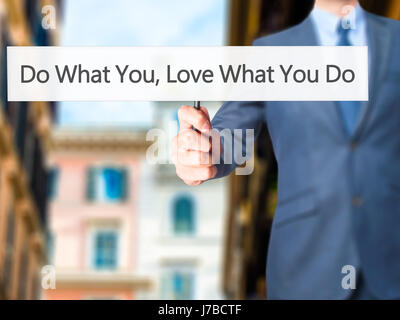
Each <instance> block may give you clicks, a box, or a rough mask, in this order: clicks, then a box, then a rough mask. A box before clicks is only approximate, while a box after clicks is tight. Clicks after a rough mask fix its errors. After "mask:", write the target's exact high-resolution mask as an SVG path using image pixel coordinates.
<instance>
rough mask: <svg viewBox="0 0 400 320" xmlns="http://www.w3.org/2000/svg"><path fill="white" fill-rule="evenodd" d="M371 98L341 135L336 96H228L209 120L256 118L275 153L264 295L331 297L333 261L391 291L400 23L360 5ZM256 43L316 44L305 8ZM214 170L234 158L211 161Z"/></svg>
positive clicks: (246, 123)
mask: <svg viewBox="0 0 400 320" xmlns="http://www.w3.org/2000/svg"><path fill="white" fill-rule="evenodd" d="M366 21H367V32H368V36H369V39H368V43H369V51H370V65H371V69H370V84H369V85H370V87H369V92H370V99H369V102H365V103H363V106H362V108H361V116H360V121H359V123H358V126H357V129H356V132H355V133H354V135H353V136H352V137H349V136H348V135H347V133H346V131H345V129H344V126H343V121H342V118H341V116H340V113H339V110H338V106H337V104H336V103H335V102H272V101H271V102H227V103H225V104H224V105H223V106H222V107H221V109H220V110H219V111H218V113H217V114H216V116H215V117H214V119H213V121H212V123H213V126H214V127H215V128H217V129H221V130H222V129H224V128H230V129H232V130H233V129H237V128H240V129H246V128H253V129H255V132H256V134H258V133H259V131H260V127H261V124H262V122H263V121H265V122H266V123H267V127H268V130H269V133H270V136H271V139H272V143H273V148H274V152H275V155H276V158H277V162H278V172H279V175H278V206H277V209H276V212H275V217H274V222H273V227H272V232H271V238H270V245H269V252H268V263H267V288H268V290H267V292H268V297H269V298H272V299H280V298H283V299H340V298H346V297H347V296H349V295H350V294H351V290H344V289H343V288H342V285H341V283H342V278H343V277H344V276H345V274H342V272H341V271H342V267H343V266H345V265H352V266H354V267H355V268H356V269H357V270H361V271H362V274H363V276H364V279H365V284H366V287H367V289H368V290H369V292H370V293H371V294H372V295H374V296H376V297H377V298H400V59H399V57H400V23H399V22H397V21H394V20H390V19H385V18H382V17H378V16H375V15H372V14H369V13H366ZM255 45H259V46H287V45H293V46H308V45H310V46H311V45H318V43H317V38H316V34H315V31H314V25H313V21H312V19H311V18H310V17H309V18H307V19H306V20H305V21H304V22H302V23H301V24H299V25H297V26H295V27H293V28H291V29H288V30H285V31H283V32H280V33H277V34H274V35H270V36H267V37H264V38H260V39H257V40H256V41H255ZM217 167H218V175H217V177H222V176H225V175H228V174H229V173H230V172H231V171H232V170H233V169H234V168H235V165H229V164H220V165H218V166H217Z"/></svg>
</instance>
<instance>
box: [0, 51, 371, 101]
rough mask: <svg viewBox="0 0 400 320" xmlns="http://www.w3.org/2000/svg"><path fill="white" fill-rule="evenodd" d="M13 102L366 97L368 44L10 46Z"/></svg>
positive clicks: (354, 98) (343, 98)
mask: <svg viewBox="0 0 400 320" xmlns="http://www.w3.org/2000/svg"><path fill="white" fill-rule="evenodd" d="M7 58H8V60H7V62H8V65H7V67H8V99H9V100H10V101H187V100H202V101H227V100H229V101H268V100H275V101H285V100H286V101H290V100H291V101H300V100H303V101H323V100H325V101H326V100H345V101H350V100H358V101H365V100H368V50H367V47H261V46H260V47H256V46H254V47H8V48H7Z"/></svg>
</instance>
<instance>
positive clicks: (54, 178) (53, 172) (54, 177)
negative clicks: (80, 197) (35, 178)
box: [47, 168, 59, 199]
mask: <svg viewBox="0 0 400 320" xmlns="http://www.w3.org/2000/svg"><path fill="white" fill-rule="evenodd" d="M48 174H49V180H48V184H47V196H48V198H49V199H55V197H56V196H57V190H58V179H59V178H58V176H59V169H58V168H51V169H50V170H49V173H48Z"/></svg>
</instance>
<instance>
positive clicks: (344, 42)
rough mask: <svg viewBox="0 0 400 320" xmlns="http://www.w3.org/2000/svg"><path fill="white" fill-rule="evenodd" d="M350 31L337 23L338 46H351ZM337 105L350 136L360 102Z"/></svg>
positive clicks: (343, 102)
mask: <svg viewBox="0 0 400 320" xmlns="http://www.w3.org/2000/svg"><path fill="white" fill-rule="evenodd" d="M350 30H351V29H350V28H348V29H345V28H343V26H342V21H340V22H339V26H338V29H337V32H338V34H339V42H338V44H337V45H338V46H351V45H352V44H351V42H350V39H349V32H350ZM338 105H339V110H340V113H341V114H342V118H343V121H344V126H345V128H346V131H347V133H348V134H349V135H350V136H351V135H353V133H354V131H355V129H356V125H357V120H358V114H359V111H360V105H361V103H360V101H338Z"/></svg>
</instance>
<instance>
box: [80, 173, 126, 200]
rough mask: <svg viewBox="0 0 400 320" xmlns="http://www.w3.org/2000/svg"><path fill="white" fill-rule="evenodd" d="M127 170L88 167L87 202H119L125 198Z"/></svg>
mask: <svg viewBox="0 0 400 320" xmlns="http://www.w3.org/2000/svg"><path fill="white" fill-rule="evenodd" d="M127 176H128V173H127V170H126V169H125V168H113V167H104V168H97V167H90V168H89V169H88V171H87V186H86V198H87V199H88V200H89V201H99V202H121V201H123V200H125V199H126V197H127V185H128V184H127Z"/></svg>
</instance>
